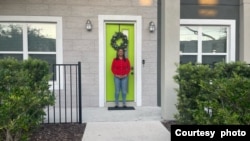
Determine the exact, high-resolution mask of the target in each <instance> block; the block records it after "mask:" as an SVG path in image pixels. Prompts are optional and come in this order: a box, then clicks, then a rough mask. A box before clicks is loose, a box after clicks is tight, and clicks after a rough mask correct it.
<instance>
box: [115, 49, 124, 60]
mask: <svg viewBox="0 0 250 141" xmlns="http://www.w3.org/2000/svg"><path fill="white" fill-rule="evenodd" d="M119 50H122V52H123V55H122V58H123V61H126V57H125V50H124V49H122V48H119V49H117V51H116V60H118V59H119V56H118V52H119Z"/></svg>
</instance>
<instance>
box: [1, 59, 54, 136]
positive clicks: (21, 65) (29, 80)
mask: <svg viewBox="0 0 250 141" xmlns="http://www.w3.org/2000/svg"><path fill="white" fill-rule="evenodd" d="M49 78H50V74H49V65H48V63H47V62H45V61H42V60H37V59H28V60H25V61H18V60H16V59H14V58H5V59H2V60H0V80H1V81H0V135H3V136H1V137H0V140H5V141H18V140H27V139H28V136H29V134H30V133H31V131H32V130H33V129H35V128H36V127H38V126H39V124H40V123H41V122H42V121H43V118H44V115H45V112H44V108H45V106H46V105H52V104H54V97H53V95H52V93H51V91H50V90H49V85H48V81H49Z"/></svg>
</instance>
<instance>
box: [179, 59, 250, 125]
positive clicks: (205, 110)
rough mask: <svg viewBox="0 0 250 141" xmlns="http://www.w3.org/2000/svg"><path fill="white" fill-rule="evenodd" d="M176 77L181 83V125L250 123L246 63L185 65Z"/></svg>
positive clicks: (249, 81) (248, 71)
mask: <svg viewBox="0 0 250 141" xmlns="http://www.w3.org/2000/svg"><path fill="white" fill-rule="evenodd" d="M177 72H178V74H177V75H175V76H174V80H175V81H176V83H178V84H179V85H180V87H179V89H178V90H177V92H178V103H177V105H176V107H177V109H178V111H179V112H178V114H176V115H175V118H176V119H177V121H178V122H179V123H181V124H250V114H249V113H250V106H249V102H250V87H249V85H250V67H249V66H248V65H247V64H246V63H244V62H232V63H223V62H220V63H217V64H215V66H214V67H213V68H211V67H209V66H208V65H202V64H195V65H193V64H191V63H190V64H183V65H180V66H179V67H178V69H177Z"/></svg>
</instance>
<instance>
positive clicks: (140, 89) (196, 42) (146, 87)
mask: <svg viewBox="0 0 250 141" xmlns="http://www.w3.org/2000/svg"><path fill="white" fill-rule="evenodd" d="M249 10H250V0H22V1H20V0H0V35H1V36H0V39H1V38H2V39H1V41H2V43H1V42H0V58H4V57H6V56H12V57H15V58H17V59H20V60H22V59H27V58H28V57H29V56H31V57H34V58H39V59H44V60H47V61H48V62H49V63H56V64H71V63H77V62H78V61H80V62H81V66H82V69H81V77H82V85H81V87H82V106H83V107H106V106H110V105H113V97H112V96H113V91H112V89H113V87H112V81H113V79H112V75H111V74H110V61H109V60H110V59H112V58H114V57H115V50H114V49H113V48H112V46H111V45H110V40H111V39H112V38H113V35H115V32H119V31H120V32H122V33H123V34H125V35H126V36H127V37H128V40H129V43H130V44H129V46H128V48H127V54H126V55H127V56H128V57H130V59H131V62H132V67H133V70H131V74H130V76H129V79H130V80H131V81H130V83H131V86H130V88H129V95H130V96H129V98H128V99H129V100H128V103H129V104H130V105H134V106H160V107H161V109H162V117H163V119H173V118H174V114H175V113H176V112H177V110H176V107H175V104H176V102H177V95H176V91H175V89H176V88H178V85H177V84H176V83H175V82H174V80H173V76H174V75H175V74H176V72H175V71H176V67H177V66H176V63H177V64H179V63H185V62H188V61H192V62H203V63H208V64H209V63H214V62H216V61H222V60H224V61H227V62H229V61H235V60H242V61H247V62H250V57H248V55H247V53H248V50H249V48H248V46H249V45H250V42H249V40H247V39H248V37H249V36H248V35H250V29H249V28H247V25H249V24H248V23H249V22H250V18H249V16H248V15H247V13H249ZM88 20H89V21H90V22H91V26H92V28H91V29H86V23H87V21H88ZM150 22H153V23H154V25H155V30H153V31H149V23H150ZM14 35H18V36H14ZM205 35H206V36H205ZM12 43H15V44H12ZM217 46H219V47H218V48H215V47H217ZM220 46H222V47H220ZM1 48H2V49H1ZM203 48H205V49H203ZM211 58H212V59H211ZM66 84H67V83H66ZM53 85H56V84H53ZM55 87H56V88H57V89H63V88H58V87H57V86H55Z"/></svg>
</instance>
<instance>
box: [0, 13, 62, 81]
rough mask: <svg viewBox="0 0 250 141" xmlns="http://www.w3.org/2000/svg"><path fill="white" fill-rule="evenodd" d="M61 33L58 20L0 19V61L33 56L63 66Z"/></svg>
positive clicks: (57, 18) (15, 17)
mask: <svg viewBox="0 0 250 141" xmlns="http://www.w3.org/2000/svg"><path fill="white" fill-rule="evenodd" d="M61 33H62V20H61V18H59V17H36V16H34V17H33V16H31V17H26V16H25V17H24V16H0V59H3V58H5V57H7V56H10V57H14V58H16V59H18V60H25V59H28V58H29V57H32V58H36V59H42V60H45V61H47V62H48V63H49V64H59V63H62V36H61ZM50 71H51V72H52V67H51V70H50ZM55 74H57V73H55ZM57 77H58V76H57ZM57 77H56V78H57ZM50 83H51V84H52V82H50ZM55 84H57V82H56V83H55Z"/></svg>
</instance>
